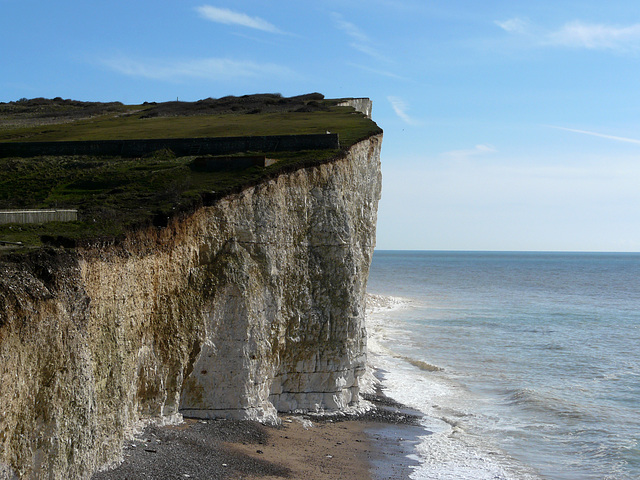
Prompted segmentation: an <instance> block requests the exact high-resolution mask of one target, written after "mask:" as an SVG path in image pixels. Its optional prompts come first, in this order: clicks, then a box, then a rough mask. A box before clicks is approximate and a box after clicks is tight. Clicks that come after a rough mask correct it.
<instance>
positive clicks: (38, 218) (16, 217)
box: [0, 210, 78, 225]
mask: <svg viewBox="0 0 640 480" xmlns="http://www.w3.org/2000/svg"><path fill="white" fill-rule="evenodd" d="M77 219H78V211H77V210H0V225H2V224H5V223H46V222H74V221H76V220H77Z"/></svg>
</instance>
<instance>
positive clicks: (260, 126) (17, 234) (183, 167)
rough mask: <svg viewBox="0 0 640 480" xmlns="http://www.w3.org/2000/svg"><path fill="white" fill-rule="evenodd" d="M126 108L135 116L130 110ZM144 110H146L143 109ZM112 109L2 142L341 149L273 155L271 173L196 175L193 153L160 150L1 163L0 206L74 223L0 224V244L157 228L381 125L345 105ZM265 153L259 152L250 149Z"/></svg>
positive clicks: (16, 132) (4, 135) (329, 154)
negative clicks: (266, 143)
mask: <svg viewBox="0 0 640 480" xmlns="http://www.w3.org/2000/svg"><path fill="white" fill-rule="evenodd" d="M128 108H130V110H136V109H135V108H133V107H128ZM140 108H142V107H140ZM118 115H119V116H118ZM118 115H114V114H112V113H109V114H107V115H103V116H101V117H98V118H94V119H91V120H79V121H75V122H69V123H62V124H53V125H44V126H32V127H28V128H24V127H23V128H12V129H4V130H1V131H0V141H25V140H27V139H28V140H29V141H45V140H46V141H51V140H96V139H105V138H110V139H136V138H180V137H214V136H235V135H272V134H273V135H276V134H302V133H323V132H325V131H327V130H329V131H331V132H334V133H338V134H339V137H340V144H341V148H342V149H343V150H320V151H317V150H316V151H302V152H282V153H278V154H269V156H270V157H273V156H275V157H276V158H278V159H279V160H280V161H279V162H278V163H276V164H275V165H272V166H270V167H267V168H264V167H250V168H246V169H243V170H230V171H220V172H202V171H197V170H195V169H193V168H191V163H192V162H193V160H194V158H195V157H178V158H176V157H174V156H173V154H171V152H156V153H155V154H153V155H149V156H146V157H143V158H133V159H131V158H119V157H116V158H106V157H88V156H66V157H53V156H42V157H35V158H0V209H11V208H77V209H78V211H79V221H78V222H70V223H47V224H44V225H0V240H6V241H14V242H18V241H21V242H23V243H25V244H26V245H28V246H32V247H39V246H41V245H42V244H43V241H44V242H45V243H46V242H51V241H52V240H54V243H55V241H56V239H58V240H59V239H61V238H64V239H68V240H71V242H62V243H64V244H72V243H73V242H74V241H76V240H88V239H93V238H117V237H118V236H120V235H122V234H123V233H124V232H125V231H126V230H128V229H132V228H138V227H141V226H147V225H152V224H155V225H158V226H162V225H163V224H164V223H165V222H166V219H167V218H168V217H171V216H173V215H176V214H179V213H180V212H190V211H193V210H194V209H195V208H198V207H199V206H201V205H204V204H207V203H211V202H214V201H215V200H216V199H217V198H220V197H221V196H224V195H227V194H229V193H232V192H234V191H239V190H241V189H242V188H245V187H247V186H250V185H255V184H256V183H259V182H260V181H263V180H264V179H266V178H270V177H273V176H276V175H278V174H280V173H282V172H284V171H289V170H294V169H297V168H301V167H304V166H308V165H314V164H319V163H323V162H326V161H330V160H331V159H333V158H336V157H338V156H340V155H341V154H342V152H343V151H344V149H346V148H348V147H350V146H351V145H353V144H354V143H356V142H357V141H359V140H362V139H364V138H368V137H370V136H371V135H375V134H377V133H380V132H381V130H380V128H379V127H378V126H377V125H376V124H375V123H374V122H372V121H371V120H369V119H367V118H365V117H364V116H363V115H361V114H357V113H354V111H353V109H351V108H350V107H330V109H329V110H328V111H314V112H288V113H266V114H243V115H235V114H219V115H193V116H188V117H155V118H140V117H142V116H143V112H136V113H135V114H132V115H128V116H122V115H121V114H118ZM249 153H252V154H253V153H261V152H249Z"/></svg>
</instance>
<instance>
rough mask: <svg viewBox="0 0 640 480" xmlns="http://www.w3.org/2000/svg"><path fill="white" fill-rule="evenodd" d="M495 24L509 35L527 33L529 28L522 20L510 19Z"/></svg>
mask: <svg viewBox="0 0 640 480" xmlns="http://www.w3.org/2000/svg"><path fill="white" fill-rule="evenodd" d="M495 24H496V25H498V26H499V27H500V28H501V29H503V30H504V31H506V32H509V33H526V32H527V30H528V28H529V25H528V23H527V22H526V21H525V20H523V19H521V18H510V19H509V20H505V21H504V22H499V21H496V22H495Z"/></svg>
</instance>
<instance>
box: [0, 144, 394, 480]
mask: <svg viewBox="0 0 640 480" xmlns="http://www.w3.org/2000/svg"><path fill="white" fill-rule="evenodd" d="M381 141H382V137H381V136H375V137H371V138H369V139H368V140H365V141H362V142H360V143H358V144H356V145H354V146H353V147H352V148H351V149H350V151H349V152H348V154H347V155H346V157H345V158H342V159H339V160H336V161H333V162H332V163H327V164H324V165H320V166H317V167H312V168H307V169H302V170H298V171H296V172H293V173H288V174H285V175H281V176H280V177H278V178H276V179H274V180H270V181H267V182H265V183H263V184H260V185H258V186H256V187H252V188H250V189H247V190H245V191H243V192H242V193H240V194H237V195H232V196H229V197H226V198H224V199H222V200H220V201H219V202H217V203H216V204H215V205H213V206H211V207H206V208H202V209H200V210H198V211H197V212H195V213H194V214H192V215H190V216H189V217H186V218H182V219H176V220H175V221H173V223H171V224H170V225H169V226H168V227H166V228H163V229H150V230H146V231H141V232H137V233H132V234H131V235H130V236H129V237H128V238H127V239H125V240H124V241H123V242H122V243H121V244H119V245H117V246H101V245H95V246H94V247H92V248H84V249H78V250H77V251H76V252H74V253H64V252H61V251H50V252H42V253H40V254H39V255H34V256H33V257H32V258H31V260H29V262H19V263H18V262H13V263H12V262H11V261H7V262H4V263H3V264H0V268H1V269H2V272H1V273H2V275H1V276H0V298H1V299H2V302H1V303H0V315H1V316H0V385H2V387H1V388H0V446H1V448H0V452H1V453H0V478H4V477H9V478H10V476H11V475H12V474H13V473H16V474H19V475H21V476H23V477H25V478H43V477H46V478H83V477H87V476H88V475H90V473H91V472H93V471H95V470H96V469H97V468H98V467H100V466H102V465H104V464H106V463H108V462H112V461H115V460H117V459H118V458H119V456H120V451H121V446H122V442H123V440H124V438H126V436H127V435H128V434H129V433H130V432H131V431H132V430H133V429H134V427H135V426H136V425H138V424H139V422H140V421H141V420H145V419H147V420H148V419H162V421H175V420H177V419H179V418H180V414H184V415H189V416H195V417H200V418H212V417H229V418H248V419H256V420H260V421H265V422H275V421H277V411H292V410H303V411H318V412H322V411H335V410H346V409H350V408H357V406H358V391H359V384H358V382H359V378H360V376H361V375H362V372H363V368H364V362H365V356H366V335H365V331H364V294H365V287H366V281H367V276H368V271H369V265H370V262H371V255H372V253H373V246H374V241H375V224H376V214H377V205H378V200H379V198H380V188H381V177H380V145H381Z"/></svg>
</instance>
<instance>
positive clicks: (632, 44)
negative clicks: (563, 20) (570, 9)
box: [547, 21, 640, 50]
mask: <svg viewBox="0 0 640 480" xmlns="http://www.w3.org/2000/svg"><path fill="white" fill-rule="evenodd" d="M547 40H548V41H549V43H551V44H553V45H562V46H566V47H575V48H588V49H597V50H628V49H632V50H635V49H637V48H639V47H640V23H636V24H635V25H630V26H627V27H614V26H610V25H602V24H589V23H583V22H580V21H575V22H571V23H567V24H566V25H564V26H563V27H562V28H561V29H559V30H558V31H555V32H551V33H550V34H549V35H548V36H547Z"/></svg>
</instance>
